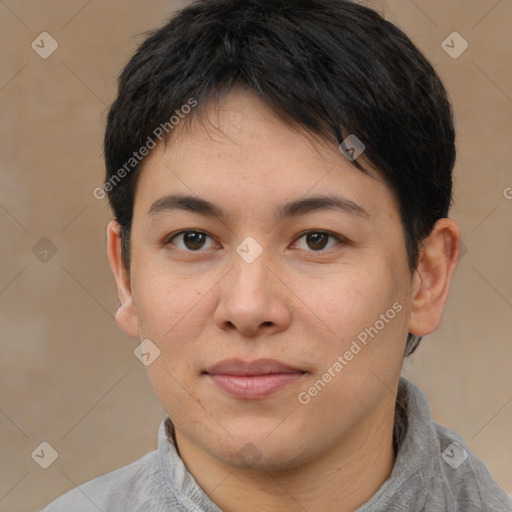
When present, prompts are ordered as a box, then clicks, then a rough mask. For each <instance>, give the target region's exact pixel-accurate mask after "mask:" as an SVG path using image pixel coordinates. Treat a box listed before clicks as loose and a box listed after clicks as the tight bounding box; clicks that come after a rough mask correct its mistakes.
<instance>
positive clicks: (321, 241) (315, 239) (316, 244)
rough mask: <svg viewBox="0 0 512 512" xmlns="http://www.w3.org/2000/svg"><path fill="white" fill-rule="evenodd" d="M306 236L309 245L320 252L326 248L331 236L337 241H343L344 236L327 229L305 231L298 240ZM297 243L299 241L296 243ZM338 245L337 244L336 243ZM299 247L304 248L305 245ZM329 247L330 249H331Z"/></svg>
mask: <svg viewBox="0 0 512 512" xmlns="http://www.w3.org/2000/svg"><path fill="white" fill-rule="evenodd" d="M302 238H305V241H306V244H307V246H308V247H309V248H310V249H312V250H313V251H314V252H319V251H322V250H323V249H325V247H326V246H327V245H328V243H329V238H331V239H333V240H335V242H336V243H343V242H344V240H343V238H341V237H339V236H336V235H333V234H331V233H328V232H327V231H308V232H307V233H303V234H302V235H301V236H300V237H299V238H298V239H297V240H301V239H302ZM295 245H297V242H296V243H295ZM334 245H336V244H334ZM298 248H299V249H304V247H298ZM331 248H332V245H331V247H328V249H331Z"/></svg>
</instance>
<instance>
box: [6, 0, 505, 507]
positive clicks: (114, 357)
mask: <svg viewBox="0 0 512 512" xmlns="http://www.w3.org/2000/svg"><path fill="white" fill-rule="evenodd" d="M186 3H187V2H177V1H167V2H166V1H163V0H147V1H144V2H140V1H136V0H127V1H124V2H123V1H121V0H111V1H108V2H107V1H102V0H90V1H87V0H66V1H64V0H46V1H40V2H32V1H27V0H18V1H16V0H4V1H2V2H0V39H1V44H2V48H3V51H2V54H1V56H0V62H1V65H0V109H1V110H0V111H1V127H0V130H1V131H0V147H1V151H0V155H1V157H0V159H1V160H0V162H1V163H0V165H1V167H0V168H1V177H0V187H1V188H0V205H1V206H0V234H1V240H2V244H1V249H0V320H1V331H0V332H1V343H2V345H1V353H2V357H1V367H0V375H1V379H2V385H1V390H0V432H1V437H0V446H1V449H0V453H1V462H0V511H9V512H15V511H20V512H22V511H30V510H37V509H38V508H41V507H42V506H43V505H45V504H46V503H48V502H49V501H51V500H52V499H53V498H55V497H56V496H57V495H59V494H61V493H62V492H64V491H66V490H68V489H71V488H72V487H73V486H74V485H76V484H80V483H82V482H84V481H86V480H89V479H91V478H93V477H95V476H98V475H100V474H102V473H105V472H107V471H111V470H113V469H115V468H118V467H120V466H122V465H125V464H127V463H129V462H131V461H133V460H135V459H137V458H139V457H141V456H142V455H144V454H145V453H147V452H148V451H150V450H152V449H154V448H155V447H156V430H157V427H158V425H159V423H160V421H161V419H162V417H163V415H164V411H163V409H162V407H161V406H160V404H159V403H158V401H157V399H156V398H155V397H154V396H153V393H152V390H151V388H150V386H149V384H148V381H147V378H146V376H145V371H144V367H143V366H142V365H141V364H140V363H139V361H138V360H137V359H136V358H135V357H134V355H133V350H134V348H135V347H136V345H137V344H138V342H137V341H136V340H133V339H131V338H128V337H127V336H125V335H124V334H123V333H122V332H121V331H120V330H119V329H118V328H117V326H116V324H115V322H114V319H113V313H114V311H115V309H116V302H117V297H116V291H115V287H114V281H113V278H112V276H111V274H110V269H109V267H108V262H107V258H106V254H105V226H106V223H107V220H108V219H109V210H108V207H107V203H106V200H103V201H99V200H97V199H95V198H94V197H93V195H92V191H93V189H94V188H95V187H97V186H98V185H100V184H101V182H102V177H103V162H102V159H101V152H102V147H101V145H102V135H103V126H104V122H105V116H106V111H107V106H108V105H109V104H110V103H111V101H112V100H113V99H114V94H115V87H116V78H117V75H118V73H119V71H120V70H121V68H122V66H123V65H124V64H125V63H126V61H127V59H128V58H129V56H130V55H131V54H132V52H133V51H134V49H135V48H136V46H137V44H138V43H140V42H141V41H142V39H143V36H142V33H143V32H144V31H146V30H149V29H153V28H156V27H158V26H160V25H161V24H163V23H164V21H165V20H166V19H167V18H168V17H170V15H171V13H172V11H173V10H175V9H177V8H178V7H180V5H184V4H186ZM374 4H375V5H377V6H378V8H379V9H384V11H385V14H386V17H388V18H389V19H391V20H393V21H394V22H395V23H397V24H398V25H399V26H400V27H401V28H402V29H403V30H404V31H405V32H406V33H407V34H408V35H409V36H410V37H411V38H412V40H413V41H414V42H415V43H416V44H417V45H418V46H419V48H420V49H421V50H422V51H423V52H424V53H425V54H426V56H427V57H428V58H429V59H430V60H431V62H432V63H433V64H434V65H435V67H436V69H437V70H438V72H439V73H440V75H441V78H442V79H443V80H444V82H445V84H446V87H447V89H448V91H449V94H450V96H451V99H452V101H453V104H454V107H455V113H456V122H457V130H458V151H459V155H458V161H457V165H456V170H455V180H456V186H455V199H456V202H455V207H454V209H453V211H452V216H453V217H454V218H455V220H457V221H458V223H459V225H460V226H461V229H462V233H463V240H464V244H465V246H466V248H467V252H466V253H465V254H464V256H463V257H462V259H461V262H460V267H459V269H458V271H457V274H456V276H455V282H454V284H453V288H452V292H451V296H450V300H449V304H448V307H447V310H446V313H445V317H444V319H443V322H442V325H441V327H440V329H439V330H438V332H437V333H436V334H434V335H432V336H430V337H429V338H427V339H425V340H424V342H423V346H422V347H421V348H420V350H419V352H418V353H417V354H416V355H415V356H413V359H412V360H411V361H409V362H407V363H406V367H405V369H404V374H405V375H406V376H407V377H408V378H410V379H411V380H412V381H414V382H415V383H418V384H419V385H420V387H421V388H422V389H423V390H424V392H425V394H426V395H427V397H428V399H429V401H430V404H431V407H432V411H433V414H434V418H435V419H436V421H438V422H439V423H442V424H444V425H445V426H447V427H448V428H451V429H453V430H455V431H456V432H458V433H459V434H460V435H461V436H462V437H463V438H464V439H465V440H466V441H467V442H468V443H469V445H470V447H471V448H472V449H473V450H474V452H475V453H476V454H477V455H478V456H479V457H481V458H482V459H484V461H485V462H486V463H487V465H488V467H489V469H490V471H491V472H492V474H493V475H494V476H495V478H496V479H497V480H498V482H499V484H500V485H501V486H502V487H503V488H505V489H506V491H507V492H509V493H512V464H511V461H512V439H511V432H512V428H511V425H512V372H511V371H510V369H511V356H512V345H511V334H510V333H511V332H512V314H511V313H512V271H511V254H512V229H511V228H512V199H507V198H506V197H505V193H504V192H505V191H506V190H509V191H510V194H509V197H510V196H512V189H507V187H512V173H511V169H512V164H511V162H512V151H511V129H510V127H511V120H512V115H511V114H512V83H511V80H510V77H511V73H512V65H511V57H510V47H511V46H512V41H511V32H510V30H509V28H510V25H511V21H512V2H511V1H510V0H500V1H498V0H476V1H471V2H468V1H467V0H431V1H428V2H420V0H414V2H413V1H412V0H389V1H388V2H387V3H386V6H383V4H382V3H377V2H374ZM43 31H47V32H49V33H50V34H51V36H52V37H53V38H54V39H55V40H56V41H57V42H58V44H59V46H58V49H57V50H56V51H55V53H53V54H52V55H51V56H50V57H49V58H47V59H42V58H41V57H40V56H39V55H38V54H37V53H36V52H35V51H34V50H33V49H32V48H31V42H32V41H33V40H34V39H35V38H36V37H37V36H38V35H39V34H40V33H41V32H43ZM453 31H457V32H459V33H460V34H461V35H462V36H463V38H464V39H465V40H466V41H467V42H468V43H469V48H468V49H467V50H466V52H465V53H464V54H462V55H461V56H460V57H459V58H457V59H453V58H451V57H450V56H449V55H448V54H447V53H446V52H445V51H444V50H443V48H442V46H441V43H442V42H443V41H444V40H445V39H446V37H447V36H448V35H449V34H450V33H452V32H453ZM42 237H47V238H48V239H50V240H51V242H52V243H53V244H54V246H55V248H56V250H57V252H56V254H54V255H53V256H52V253H51V252H48V253H47V256H46V257H47V258H48V261H47V262H44V261H41V260H40V259H39V258H38V257H36V255H35V254H34V253H33V247H34V246H35V245H36V244H37V243H38V242H39V240H40V239H41V238H42ZM41 243H42V244H43V249H45V248H46V249H47V250H50V248H49V246H48V245H46V246H45V245H44V244H45V243H46V244H48V242H41ZM39 250H41V249H39ZM36 252H37V251H36ZM39 256H42V255H41V253H40V254H39ZM50 256H51V257H50ZM43 441H47V442H49V443H50V444H51V445H52V446H53V447H54V448H55V449H56V450H57V452H58V459H57V460H56V462H55V463H54V464H53V465H52V466H51V467H50V468H48V469H46V470H44V469H41V468H40V467H39V466H38V465H37V464H36V463H35V462H34V460H33V459H32V458H31V453H32V452H33V450H34V449H35V448H36V447H37V446H38V445H39V444H40V443H41V442H43Z"/></svg>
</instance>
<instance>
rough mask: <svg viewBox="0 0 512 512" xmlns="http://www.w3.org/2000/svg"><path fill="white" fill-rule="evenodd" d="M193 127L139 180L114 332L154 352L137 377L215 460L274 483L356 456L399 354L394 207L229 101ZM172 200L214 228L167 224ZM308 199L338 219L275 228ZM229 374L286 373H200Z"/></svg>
mask: <svg viewBox="0 0 512 512" xmlns="http://www.w3.org/2000/svg"><path fill="white" fill-rule="evenodd" d="M208 118H209V120H210V121H211V125H210V124H208V123H206V124H203V123H199V122H195V121H193V123H192V125H191V126H190V128H189V129H187V130H185V131H182V132H178V130H179V126H178V127H177V128H175V130H176V134H172V135H173V137H172V139H171V141H170V142H169V144H168V145H167V147H164V146H163V145H160V146H158V147H157V148H156V149H155V150H153V152H152V153H151V154H150V156H149V157H148V158H147V160H146V163H145V167H144V169H143V171H142V172H141V175H140V180H139V183H138V186H137V192H136V198H135V206H134V217H133V224H132V236H131V269H130V279H131V293H132V297H133V311H132V319H131V321H130V322H126V324H125V326H124V327H125V329H126V330H127V331H128V332H130V333H131V334H132V335H134V336H137V335H138V336H140V338H141V339H150V340H151V341H152V343H154V345H156V346H157V347H158V348H159V350H160V356H159V357H158V358H157V359H156V360H155V361H154V362H153V363H152V364H150V365H149V366H148V367H147V370H148V374H149V377H150V380H151V382H152V385H153V387H154V389H155V391H156V393H157V395H158V397H159V399H160V401H161V402H162V404H163V406H164V407H165V409H166V410H167V412H168V414H169V415H170V417H171V419H172V421H173V423H174V425H175V427H176V431H177V432H179V434H180V435H181V436H182V437H183V438H186V439H187V440H188V441H189V442H190V443H193V444H194V445H196V446H197V447H198V449H200V450H203V451H204V452H206V453H208V454H209V455H210V456H212V457H215V458H216V459H217V460H221V461H224V462H227V463H229V464H240V465H241V464H243V463H244V462H243V460H242V459H243V458H244V457H242V456H245V457H246V458H247V456H248V457H249V459H250V458H253V459H255V460H256V459H260V457H261V459H260V462H259V463H260V464H261V465H262V466H263V467H267V468H274V469H277V468H284V467H293V466H294V465H297V464H301V463H304V462H305V461H307V460H313V459H315V458H316V457H318V456H321V455H322V454H326V453H328V452H329V451H332V450H333V449H334V447H340V446H344V449H348V448H347V447H350V449H351V450H353V451H354V453H356V452H357V450H358V449H360V448H361V446H360V444H359V445H358V443H359V442H362V441H356V440H357V439H359V440H361V439H364V438H365V436H366V435H370V433H371V432H374V429H376V428H379V427H378V421H379V418H380V419H382V421H384V418H386V421H390V420H389V418H390V417H391V421H392V413H391V414H390V411H392V410H393V406H394V400H395V398H394V395H393V393H392V392H391V391H390V390H391V389H393V388H394V387H395V385H396V382H397V380H398V378H399V375H400V369H401V365H402V359H403V353H404V349H405V342H406V338H407V331H408V320H409V313H410V305H411V298H410V297H411V286H412V285H411V282H412V281H411V274H410V271H409V268H408V265H407V254H406V250H405V243H404V234H403V228H402V223H401V220H400V216H399V212H398V208H397V204H396V201H395V199H394V196H393V194H392V192H391V191H390V189H389V188H388V187H387V186H386V185H385V184H384V183H383V181H382V179H381V178H379V177H378V176H373V177H371V176H368V175H365V174H364V173H362V172H360V171H358V170H357V169H356V168H354V167H353V165H351V163H350V162H349V161H348V160H347V158H346V157H345V156H344V155H343V154H342V153H341V152H340V151H339V150H338V148H337V147H336V146H334V145H333V146H332V147H331V146H329V145H328V144H323V145H321V144H320V143H313V142H311V141H310V140H308V139H307V138H305V137H304V136H303V135H301V134H299V133H298V132H297V131H295V130H293V129H291V128H290V127H288V126H286V125H285V124H283V122H282V121H281V120H280V119H279V118H278V117H276V116H275V114H274V113H273V112H272V111H271V110H270V109H269V107H267V106H266V105H265V104H264V103H262V102H261V101H260V100H259V99H258V98H257V97H256V96H254V95H252V94H249V93H242V92H233V93H231V94H230V95H229V96H228V97H227V98H226V99H225V100H223V102H222V103H221V105H220V108H219V109H218V110H215V108H214V107H212V106H211V105H210V107H209V110H208ZM178 135H179V136H178ZM361 158H362V157H361ZM176 194H181V195H186V196H191V197H194V198H201V199H203V200H206V201H209V202H211V203H214V204H215V205H217V207H218V209H219V210H221V211H222V212H223V217H222V218H219V217H216V216H214V215H207V214H205V213H201V212H193V211H187V210H185V209H182V208H170V207H169V206H170V205H169V202H167V204H166V202H165V201H163V198H165V197H166V196H171V195H176ZM320 196H331V197H333V198H338V199H340V203H341V205H342V207H340V208H330V209H329V208H318V209H315V208H309V209H308V208H302V209H301V208H300V207H299V208H296V209H291V211H288V212H284V213H285V215H284V216H282V217H280V215H279V212H280V209H281V208H282V207H283V206H284V205H286V204H288V203H290V202H295V201H299V202H301V201H304V200H307V199H309V198H313V197H315V198H317V197H320ZM310 206H311V205H310ZM184 231H185V232H187V233H185V234H183V232H184ZM173 235H174V236H173ZM248 237H249V239H248ZM336 237H338V239H337V238H336ZM247 239H248V240H247ZM260 251H261V253H260ZM363 340H365V341H364V342H363ZM353 342H356V344H354V343H353ZM357 347H358V348H357ZM347 352H350V353H351V354H352V357H351V356H350V355H347ZM233 358H234V359H237V360H239V361H242V362H246V363H252V362H254V361H257V360H261V359H271V360H274V361H277V362H279V363H281V364H282V365H286V367H287V369H284V368H278V367H271V366H269V365H267V364H263V366H261V367H260V366H258V365H256V366H254V367H253V368H252V369H253V370H254V369H255V370H256V371H255V372H252V373H259V374H260V375H259V376H247V375H246V376H245V377H243V376H232V373H236V370H226V369H225V370H222V369H221V370H219V372H218V373H215V370H212V367H213V366H214V365H216V364H217V363H219V362H222V361H225V360H228V359H233ZM336 362H338V364H336ZM340 366H341V368H340ZM209 370H210V372H208V371H209ZM270 370H272V371H276V372H277V375H274V376H273V377H268V375H267V376H266V377H265V376H262V375H261V374H264V373H268V371H270ZM242 372H243V367H242ZM287 372H290V373H287ZM249 373H251V372H249ZM230 374H231V376H229V375H230ZM326 374H328V376H327V377H326V376H325V375H326ZM329 376H330V378H329ZM315 383H316V384H315ZM349 440H352V441H351V442H349ZM246 443H251V444H250V445H247V444H246ZM244 446H245V448H244ZM240 450H241V451H240ZM244 450H245V452H251V453H245V452H244Z"/></svg>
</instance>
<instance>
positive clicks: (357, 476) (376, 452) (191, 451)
mask: <svg viewBox="0 0 512 512" xmlns="http://www.w3.org/2000/svg"><path fill="white" fill-rule="evenodd" d="M383 405H384V406H383V407H382V408H381V409H380V410H378V411H376V412H375V414H374V415H372V416H371V417H368V418H367V421H365V424H364V425H357V426H356V427H355V428H354V429H353V431H351V432H348V433H346V435H345V436H344V437H343V439H342V440H341V441H340V442H338V443H337V444H335V445H334V446H333V447H332V449H331V450H329V452H328V453H323V454H321V455H319V456H318V457H317V458H315V459H314V460H310V461H308V462H307V463H304V464H301V465H300V466H299V467H291V468H287V469H279V470H275V469H273V468H265V469H262V468H256V467H255V468H252V469H250V468H245V467H239V466H236V467H235V466H232V465H227V464H224V463H222V462H221V461H220V460H219V459H218V458H214V457H212V456H211V455H210V454H208V453H207V452H205V451H204V450H202V449H201V448H200V447H198V446H197V445H196V444H194V443H193V442H191V441H190V440H189V439H188V438H186V437H185V436H183V435H182V434H181V433H180V432H179V431H176V441H177V444H178V446H179V453H180V456H181V458H182V460H183V461H184V463H185V465H186V466H187V468H188V470H189V471H190V473H191V474H192V475H193V476H194V478H195V480H196V481H197V482H198V484H199V485H200V486H201V488H202V489H203V490H204V491H205V492H206V493H207V494H208V495H209V497H210V499H211V500H212V501H213V502H214V503H215V504H216V505H217V506H218V507H219V508H220V509H221V510H223V512H245V511H246V510H253V509H254V510H259V511H261V512H267V511H268V512H270V511H275V510H289V511H301V512H304V510H308V511H310V512H315V511H320V510H321V511H331V510H332V511H336V512H353V511H354V510H356V509H357V508H359V507H360V506H361V505H363V504H364V503H365V502H366V501H368V500H369V499H370V498H371V497H372V496H373V495H374V494H375V493H376V492H377V490H378V489H379V488H380V487H381V485H382V484H383V483H384V482H385V481H386V480H387V478H389V476H390V474H391V471H392V469H393V466H394V463H395V457H396V454H395V451H394V448H393V420H394V407H395V404H394V402H393V403H389V402H388V403H387V404H383Z"/></svg>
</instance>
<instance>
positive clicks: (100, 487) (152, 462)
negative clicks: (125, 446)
mask: <svg viewBox="0 0 512 512" xmlns="http://www.w3.org/2000/svg"><path fill="white" fill-rule="evenodd" d="M171 501H172V496H171V494H170V490H169V489H168V487H167V486H166V484H165V482H164V479H163V478H162V474H161V472H160V468H159V461H158V451H157V450H154V451H152V452H150V453H148V454H146V455H144V456H143V457H141V458H140V459H138V460H136V461H135V462H132V463H131V464H128V465H127V466H123V467H122V468H119V469H116V470H115V471H112V472H110V473H107V474H105V475H102V476H99V477H97V478H94V479H93V480H90V481H88V482H86V483H84V484H81V485H79V486H77V487H76V488H74V489H72V490H70V491H68V492H67V493H65V494H63V495H62V496H60V497H59V498H57V499H56V500H55V501H53V502H52V503H50V504H49V505H48V506H47V507H46V508H45V509H44V510H43V511H42V512H71V511H72V512H97V511H98V510H105V511H107V510H108V511H109V512H118V511H119V512H126V511H128V510H129V511H130V512H132V511H133V512H135V511H139V510H140V511H144V512H160V511H163V510H166V509H167V510H168V505H169V503H171Z"/></svg>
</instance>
